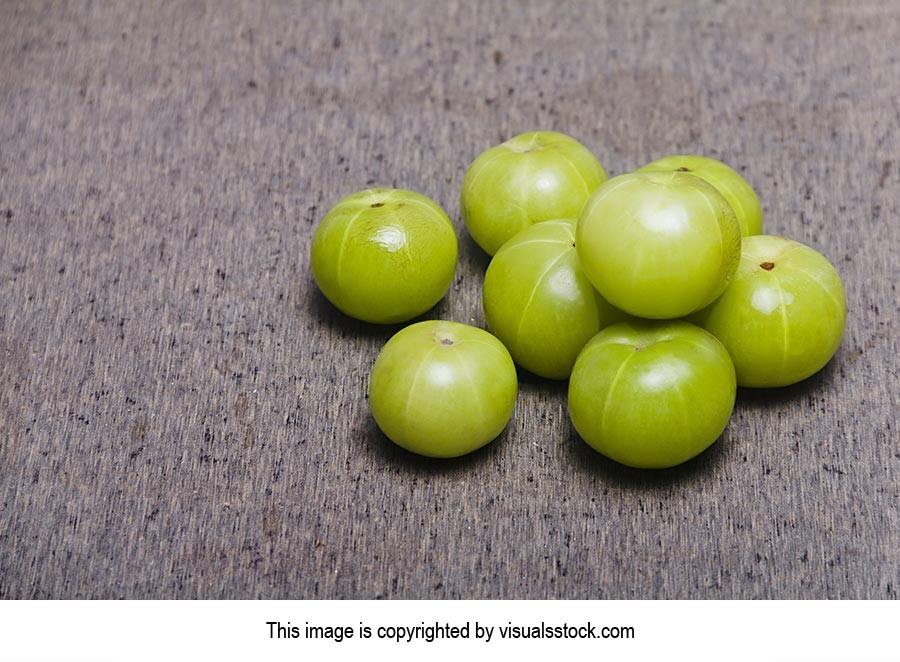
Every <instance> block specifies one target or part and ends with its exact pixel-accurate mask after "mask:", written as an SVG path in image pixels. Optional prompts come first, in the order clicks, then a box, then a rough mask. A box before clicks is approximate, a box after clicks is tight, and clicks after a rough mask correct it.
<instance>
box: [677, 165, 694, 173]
mask: <svg viewBox="0 0 900 662" xmlns="http://www.w3.org/2000/svg"><path fill="white" fill-rule="evenodd" d="M690 171H691V169H690V168H685V167H684V166H681V167H680V168H675V172H690Z"/></svg>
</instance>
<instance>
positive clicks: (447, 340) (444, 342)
mask: <svg viewBox="0 0 900 662" xmlns="http://www.w3.org/2000/svg"><path fill="white" fill-rule="evenodd" d="M441 344H442V345H452V344H453V341H452V340H450V338H441Z"/></svg>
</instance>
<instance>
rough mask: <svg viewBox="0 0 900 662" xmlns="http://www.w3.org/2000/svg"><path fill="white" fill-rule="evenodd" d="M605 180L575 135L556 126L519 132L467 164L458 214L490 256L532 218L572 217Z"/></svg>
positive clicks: (533, 221) (599, 168) (603, 174)
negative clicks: (554, 129)
mask: <svg viewBox="0 0 900 662" xmlns="http://www.w3.org/2000/svg"><path fill="white" fill-rule="evenodd" d="M604 181H606V173H605V172H604V170H603V166H601V165H600V162H599V161H598V160H597V159H596V158H595V157H594V155H593V154H591V152H590V151H589V150H588V149H587V148H586V147H585V146H584V145H582V144H581V143H579V142H578V141H577V140H575V139H574V138H570V137H569V136H567V135H564V134H562V133H556V132H555V131H537V132H533V133H523V134H521V135H518V136H516V137H515V138H511V139H510V140H507V141H506V142H504V143H502V144H500V145H497V146H496V147H492V148H491V149H489V150H487V151H486V152H483V153H482V154H481V155H480V156H479V157H478V158H477V159H475V161H474V162H473V163H472V165H471V166H469V169H468V171H467V172H466V176H465V178H464V180H463V185H462V193H461V195H460V205H461V208H462V217H463V220H464V221H465V224H466V228H468V230H469V233H470V234H471V235H472V238H473V239H475V241H476V242H477V243H478V245H479V246H481V247H482V248H483V249H484V250H485V251H486V252H487V253H488V254H490V255H493V254H494V253H496V252H497V251H498V250H499V249H500V246H502V245H503V244H504V242H506V241H507V240H508V239H510V238H512V237H513V236H514V235H515V234H516V233H517V232H519V231H520V230H524V229H525V228H527V227H528V226H530V225H533V224H534V223H539V222H541V221H549V220H552V219H557V218H576V217H577V216H578V214H579V212H580V211H581V207H582V206H583V205H584V202H585V200H587V198H588V196H589V195H590V194H591V193H592V192H593V191H594V189H596V188H597V187H598V186H600V184H602V183H603V182H604Z"/></svg>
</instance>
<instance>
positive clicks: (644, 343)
mask: <svg viewBox="0 0 900 662" xmlns="http://www.w3.org/2000/svg"><path fill="white" fill-rule="evenodd" d="M736 389H737V387H736V384H735V376H734V366H733V365H732V363H731V359H730V358H729V357H728V352H726V351H725V348H724V347H723V346H722V344H721V343H720V342H719V341H718V340H716V339H715V338H714V337H713V336H712V335H711V334H709V333H707V332H706V331H704V330H703V329H701V328H700V327H697V326H694V325H693V324H689V323H687V322H684V321H681V320H672V321H647V320H635V321H633V322H623V323H620V324H613V325H612V326H610V327H607V328H606V329H604V330H603V331H601V332H600V333H598V334H597V335H596V336H595V337H594V338H593V339H592V340H591V341H590V342H589V343H588V344H587V345H586V346H585V348H584V349H583V350H582V352H581V354H579V355H578V359H577V360H576V361H575V367H574V368H573V369H572V377H571V378H570V380H569V415H570V416H571V418H572V424H573V425H574V426H575V430H576V431H577V432H578V434H579V435H580V436H581V438H582V439H584V441H586V442H587V443H588V444H589V445H590V446H591V447H592V448H594V450H596V451H598V452H600V453H602V454H603V455H606V456H607V457H609V458H611V459H613V460H615V461H616V462H621V463H622V464H626V465H628V466H630V467H638V468H644V469H662V468H666V467H673V466H675V465H677V464H681V463H682V462H686V461H687V460H690V459H691V458H692V457H695V456H696V455H699V454H700V453H701V452H703V451H704V450H705V449H706V448H708V447H709V446H710V445H711V444H712V443H713V442H715V440H716V439H718V438H719V436H720V435H721V434H722V432H723V430H724V429H725V426H726V425H727V424H728V419H729V418H730V417H731V412H732V411H733V409H734V401H735V394H736Z"/></svg>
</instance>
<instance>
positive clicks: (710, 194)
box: [575, 172, 741, 319]
mask: <svg viewBox="0 0 900 662" xmlns="http://www.w3.org/2000/svg"><path fill="white" fill-rule="evenodd" d="M575 246H576V248H577V250H578V257H579V259H580V260H581V267H582V269H584V273H585V274H587V277H588V279H589V280H590V281H591V283H592V284H593V285H594V287H595V288H596V289H597V291H598V292H599V293H600V295H601V296H602V297H603V298H604V299H606V300H607V301H609V303H611V304H612V305H613V306H615V307H616V308H619V309H621V310H624V311H625V312H627V313H629V314H631V315H635V316H638V317H646V318H652V319H666V318H674V317H682V316H684V315H687V314H689V313H692V312H694V311H696V310H699V309H700V308H702V307H703V306H706V305H708V304H709V303H711V302H712V301H713V300H715V299H716V297H718V296H719V295H720V294H721V293H722V292H723V291H724V290H725V287H726V286H727V285H728V281H729V280H731V277H732V275H733V274H734V271H735V269H736V268H737V264H738V260H739V259H740V254H741V231H740V227H739V226H738V222H737V219H736V218H735V215H734V211H732V209H731V205H729V204H728V202H727V201H726V200H725V198H723V197H722V195H721V194H720V193H719V192H718V191H716V189H715V188H714V187H713V186H712V185H711V184H708V183H707V182H705V181H703V180H702V179H700V178H699V177H695V176H694V175H690V174H687V173H683V172H637V173H631V174H628V175H620V176H618V177H614V178H613V179H610V180H609V181H608V182H606V183H605V184H603V185H602V186H601V187H600V188H598V189H597V190H596V191H595V192H594V194H593V195H592V196H591V197H590V199H589V200H588V201H587V203H586V204H585V206H584V210H583V211H582V212H581V217H580V218H579V221H578V228H577V230H576V233H575Z"/></svg>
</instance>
